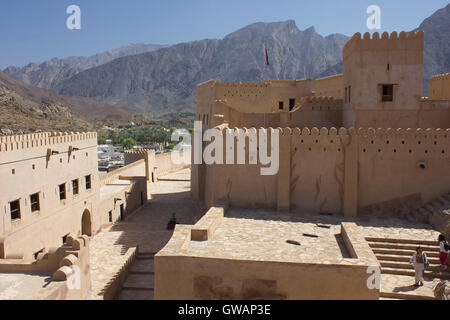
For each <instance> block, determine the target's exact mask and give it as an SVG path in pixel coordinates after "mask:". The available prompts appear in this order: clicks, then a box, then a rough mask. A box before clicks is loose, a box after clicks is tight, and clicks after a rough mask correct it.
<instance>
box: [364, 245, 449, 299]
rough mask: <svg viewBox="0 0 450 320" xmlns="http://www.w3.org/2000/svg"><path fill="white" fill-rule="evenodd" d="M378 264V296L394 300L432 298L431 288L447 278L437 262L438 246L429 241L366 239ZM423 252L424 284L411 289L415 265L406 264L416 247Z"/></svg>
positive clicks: (446, 272)
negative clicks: (427, 263) (425, 256)
mask: <svg viewBox="0 0 450 320" xmlns="http://www.w3.org/2000/svg"><path fill="white" fill-rule="evenodd" d="M366 240H367V241H368V243H369V245H370V247H371V248H372V250H373V252H374V253H375V255H376V257H377V259H378V261H379V262H380V265H381V274H382V276H381V279H382V280H381V294H380V295H381V297H382V298H394V299H418V300H420V299H424V300H427V299H434V293H433V290H434V287H435V286H436V285H437V283H438V282H439V280H440V279H443V280H450V271H444V270H443V268H442V266H441V265H440V262H439V246H438V244H437V241H432V240H429V241H428V240H407V239H387V238H366ZM419 246H420V247H421V248H422V249H423V250H424V252H425V253H426V255H427V257H428V261H429V263H430V264H429V266H428V267H427V268H426V270H425V280H426V281H425V282H426V283H425V285H424V287H421V288H414V287H413V286H412V285H413V284H414V274H415V273H414V266H413V265H412V264H410V263H409V261H410V259H411V257H412V256H413V254H414V252H415V250H416V249H417V247H419Z"/></svg>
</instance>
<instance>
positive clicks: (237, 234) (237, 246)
mask: <svg viewBox="0 0 450 320" xmlns="http://www.w3.org/2000/svg"><path fill="white" fill-rule="evenodd" d="M343 222H354V223H356V225H357V226H358V229H359V230H360V231H361V234H362V235H363V237H375V238H377V237H382V238H393V239H416V240H430V239H436V240H437V237H438V235H439V233H438V232H437V231H435V230H433V229H432V228H431V226H429V225H418V224H412V223H409V222H407V221H405V220H401V219H396V218H386V217H362V218H354V219H347V218H344V217H338V216H326V215H324V216H322V215H316V214H311V215H301V216H300V215H296V214H293V213H278V212H276V211H273V210H265V209H239V208H230V209H228V211H227V212H226V214H225V217H224V218H223V219H222V220H221V221H220V223H219V225H218V226H217V228H216V229H215V231H214V234H213V236H212V237H211V238H209V239H208V240H207V241H190V242H189V245H187V246H183V249H180V247H181V246H180V242H181V240H177V239H174V241H173V242H172V241H171V242H172V243H169V244H168V246H167V247H166V248H164V249H163V250H162V251H161V252H160V253H161V254H162V255H177V256H190V257H201V258H216V259H233V260H252V261H271V262H288V263H307V264H309V263H311V264H354V263H353V262H352V260H353V259H351V256H350V253H349V252H348V248H347V246H346V245H345V243H344V242H343V238H342V236H341V224H342V223H343ZM183 228H185V229H186V230H185V231H184V232H185V233H188V229H190V228H192V226H183ZM180 237H181V235H180ZM288 241H290V242H294V243H295V242H296V243H299V244H300V245H296V244H291V243H288Z"/></svg>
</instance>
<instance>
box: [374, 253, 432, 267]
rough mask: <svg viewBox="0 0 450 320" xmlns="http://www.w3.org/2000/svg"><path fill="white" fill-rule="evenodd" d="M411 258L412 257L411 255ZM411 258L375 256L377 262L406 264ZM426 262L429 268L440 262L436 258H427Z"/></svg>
mask: <svg viewBox="0 0 450 320" xmlns="http://www.w3.org/2000/svg"><path fill="white" fill-rule="evenodd" d="M411 256H412V255H411ZM411 256H406V255H405V256H398V255H381V254H377V255H376V257H377V259H378V260H379V261H398V262H408V263H409V261H410V259H411ZM428 262H429V263H430V265H431V266H433V265H438V266H440V265H441V261H440V260H439V259H436V258H429V257H428Z"/></svg>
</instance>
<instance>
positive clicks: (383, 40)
mask: <svg viewBox="0 0 450 320" xmlns="http://www.w3.org/2000/svg"><path fill="white" fill-rule="evenodd" d="M424 39H425V34H424V32H423V31H422V30H419V31H411V32H405V31H402V32H400V33H397V32H395V31H394V32H392V33H391V34H389V33H387V32H383V33H382V34H381V35H380V34H379V33H378V32H374V33H373V34H372V35H371V34H370V33H369V32H366V33H364V35H363V36H361V33H359V32H357V33H355V34H354V35H353V36H352V38H351V39H350V40H349V41H348V42H347V43H346V44H345V46H344V49H343V57H344V58H345V57H347V56H348V55H350V54H351V53H352V52H354V51H356V50H372V51H386V50H390V51H393V50H394V51H404V50H407V51H413V50H415V51H423V48H424Z"/></svg>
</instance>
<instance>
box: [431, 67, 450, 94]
mask: <svg viewBox="0 0 450 320" xmlns="http://www.w3.org/2000/svg"><path fill="white" fill-rule="evenodd" d="M428 96H429V98H430V100H450V73H446V74H440V75H436V76H434V77H431V78H430V87H429V90H428Z"/></svg>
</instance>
